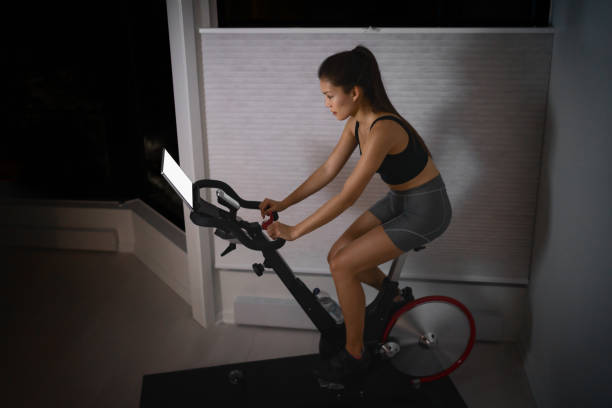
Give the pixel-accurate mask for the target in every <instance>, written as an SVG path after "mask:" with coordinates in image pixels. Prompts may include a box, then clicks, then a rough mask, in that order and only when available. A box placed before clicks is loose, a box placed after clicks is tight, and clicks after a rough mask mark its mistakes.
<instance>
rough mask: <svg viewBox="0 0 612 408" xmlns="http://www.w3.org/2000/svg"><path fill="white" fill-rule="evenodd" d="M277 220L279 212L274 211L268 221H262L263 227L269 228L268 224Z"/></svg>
mask: <svg viewBox="0 0 612 408" xmlns="http://www.w3.org/2000/svg"><path fill="white" fill-rule="evenodd" d="M276 220H278V213H277V212H276V211H274V212H273V213H272V216H271V217H270V218H269V219H268V220H267V221H264V222H262V223H261V228H263V229H265V230H267V229H268V226H269V225H270V224H272V222H273V221H276Z"/></svg>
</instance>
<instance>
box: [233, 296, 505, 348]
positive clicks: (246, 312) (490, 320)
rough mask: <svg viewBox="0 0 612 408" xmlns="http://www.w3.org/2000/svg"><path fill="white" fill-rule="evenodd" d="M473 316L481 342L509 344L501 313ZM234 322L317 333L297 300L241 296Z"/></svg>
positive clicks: (476, 312) (236, 301) (483, 313)
mask: <svg viewBox="0 0 612 408" xmlns="http://www.w3.org/2000/svg"><path fill="white" fill-rule="evenodd" d="M471 313H472V317H473V318H474V321H475V323H476V340H477V341H496V342H497V341H508V339H505V338H504V333H503V317H502V316H501V315H500V314H498V313H494V312H487V311H477V310H476V311H474V310H473V311H471ZM228 317H229V316H228ZM224 318H225V315H224ZM233 320H234V323H235V324H241V325H253V326H267V327H282V328H290V329H307V330H316V328H315V326H314V325H313V324H312V322H311V321H310V319H309V318H308V316H307V315H306V313H304V310H302V308H301V307H300V305H299V304H298V303H297V301H295V300H294V299H279V298H266V297H256V296H238V297H237V298H236V300H235V301H234V314H233Z"/></svg>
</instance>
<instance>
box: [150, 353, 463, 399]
mask: <svg viewBox="0 0 612 408" xmlns="http://www.w3.org/2000/svg"><path fill="white" fill-rule="evenodd" d="M318 358H319V356H318V354H310V355H304V356H298V357H288V358H279V359H273V360H262V361H253V362H248V363H239V364H230V365H224V366H216V367H206V368H198V369H193V370H184V371H176V372H171V373H163V374H152V375H145V376H144V377H143V381H142V395H141V404H140V406H141V407H145V408H150V407H195V406H197V407H216V406H219V407H221V406H223V407H233V406H238V405H243V406H245V405H246V404H250V405H252V406H257V407H259V406H266V407H276V406H279V407H281V406H282V407H288V408H294V407H317V408H318V407H342V406H346V407H356V406H364V407H365V406H372V407H378V406H381V407H385V408H386V407H419V408H420V407H432V408H433V407H440V408H442V407H444V408H454V407H467V406H466V405H465V403H464V402H463V399H462V398H461V396H460V395H459V393H458V392H457V389H456V388H455V386H454V385H453V383H452V382H451V381H450V379H449V378H448V377H446V378H443V379H440V380H437V381H434V382H430V383H424V384H421V385H420V386H419V388H418V389H414V388H413V387H412V386H411V385H410V379H409V378H407V377H406V376H404V375H403V374H402V373H400V372H398V371H396V370H395V369H394V368H393V367H392V366H391V365H390V364H389V363H387V362H379V363H378V364H377V365H376V366H374V367H372V371H371V374H370V375H368V377H367V379H366V383H365V387H364V393H363V395H361V394H360V393H359V392H358V391H356V390H351V389H349V390H346V391H344V392H336V391H330V390H326V389H322V388H320V387H319V383H318V381H317V380H316V379H315V377H314V376H313V375H312V374H311V372H312V368H313V367H314V365H315V364H316V361H317V359H318ZM233 370H240V371H241V372H242V373H243V379H242V381H239V382H238V383H237V384H232V383H231V382H230V380H229V373H230V372H232V371H233Z"/></svg>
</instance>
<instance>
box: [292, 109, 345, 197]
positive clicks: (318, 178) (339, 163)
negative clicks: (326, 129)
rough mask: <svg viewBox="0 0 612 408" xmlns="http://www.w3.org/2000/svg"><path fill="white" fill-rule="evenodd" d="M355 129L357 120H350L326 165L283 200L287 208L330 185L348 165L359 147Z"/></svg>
mask: <svg viewBox="0 0 612 408" xmlns="http://www.w3.org/2000/svg"><path fill="white" fill-rule="evenodd" d="M354 127H355V119H352V118H351V119H349V120H348V121H347V123H346V125H345V126H344V129H343V131H342V134H341V135H340V140H338V143H337V144H336V147H335V148H334V150H333V151H332V152H331V154H330V155H329V157H328V158H327V160H326V161H325V163H324V164H323V165H322V166H321V167H319V168H318V169H317V170H316V171H315V172H314V173H312V175H311V176H310V177H309V178H308V180H306V181H305V182H304V183H302V185H301V186H299V187H298V188H297V189H296V190H295V191H294V192H293V193H291V194H290V195H289V196H288V197H287V198H285V199H284V200H283V204H284V205H285V206H286V207H290V206H292V205H293V204H297V203H299V202H300V201H302V200H303V199H305V198H307V197H309V196H310V195H312V194H314V193H316V192H317V191H319V190H320V189H322V188H323V187H325V186H326V185H328V184H329V182H330V181H332V180H333V179H334V178H335V177H336V176H337V175H338V173H340V170H342V167H344V165H345V164H346V162H347V160H348V159H349V157H350V156H351V154H352V153H353V150H355V147H357V142H356V141H355V135H354V134H353V131H352V129H353V128H354Z"/></svg>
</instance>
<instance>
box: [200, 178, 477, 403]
mask: <svg viewBox="0 0 612 408" xmlns="http://www.w3.org/2000/svg"><path fill="white" fill-rule="evenodd" d="M192 186H193V209H192V211H191V214H190V219H191V221H192V222H193V223H194V224H196V225H199V226H202V227H209V228H215V232H214V234H215V235H216V236H218V237H220V238H222V239H224V240H227V241H228V242H229V246H228V247H227V248H226V249H225V250H224V251H223V253H222V254H221V256H226V255H227V254H228V253H230V252H231V251H233V250H234V249H236V245H237V244H242V245H244V246H245V247H247V248H249V249H251V250H253V251H260V252H261V253H262V255H263V258H264V261H263V263H255V264H253V265H252V267H253V272H255V274H256V275H257V276H262V274H263V273H264V271H265V269H272V270H274V272H276V274H277V275H278V277H279V278H280V279H281V281H282V282H283V284H284V285H285V286H286V287H287V289H288V290H289V292H290V293H291V294H292V295H293V297H294V298H295V299H296V301H297V302H298V304H299V305H300V306H301V308H302V309H303V310H304V312H305V313H306V314H307V315H308V317H309V318H310V320H311V321H312V323H313V324H314V326H315V327H316V328H317V329H318V330H319V332H320V333H321V334H320V340H319V354H320V356H321V358H329V357H330V356H331V355H333V354H334V353H335V352H337V351H338V350H340V349H341V348H342V347H344V345H345V327H344V323H343V322H342V319H337V316H336V318H334V316H332V314H330V313H329V312H328V308H326V307H324V306H322V304H321V302H320V300H319V298H318V297H317V292H318V289H315V290H310V289H309V288H308V287H307V286H306V285H305V284H304V283H303V282H302V281H301V280H300V279H299V278H297V277H296V276H295V274H294V273H293V271H292V270H291V268H290V267H289V265H287V263H286V262H285V260H284V259H283V257H282V256H281V255H280V254H279V253H278V250H279V249H280V248H281V247H283V245H285V240H283V239H280V238H279V239H276V240H270V239H269V238H268V237H267V235H266V234H264V233H263V231H264V230H265V229H266V228H267V226H268V225H270V224H271V223H272V222H273V221H276V220H278V214H277V213H273V214H272V216H270V218H269V219H267V220H265V221H264V222H263V223H262V224H261V225H260V224H259V223H258V222H247V221H245V220H243V219H241V218H240V217H239V216H238V215H237V211H238V210H239V209H240V208H247V209H253V210H258V209H259V204H260V202H258V201H246V200H243V199H242V198H241V197H240V196H239V195H238V194H237V193H236V192H235V191H234V190H233V189H232V188H231V187H230V186H229V185H227V184H226V183H224V182H222V181H217V180H198V181H196V182H195V183H193V185H192ZM203 188H216V189H218V190H217V192H216V196H217V201H218V203H219V204H220V205H222V206H223V207H225V208H226V209H224V208H220V207H218V206H216V205H213V204H211V203H209V202H208V201H206V200H204V199H203V198H202V197H201V196H200V190H201V189H203ZM424 248H425V247H419V248H415V249H414V250H415V251H420V250H422V249H424ZM407 255H408V253H404V254H402V255H401V256H399V257H398V258H396V259H395V260H394V261H393V263H392V266H391V269H390V272H389V274H388V276H387V277H386V278H385V280H384V284H383V288H382V290H380V292H379V293H378V295H377V296H376V298H375V299H374V300H373V301H372V302H371V303H370V304H369V305H367V307H366V315H365V328H364V346H365V347H367V348H368V349H369V351H370V352H371V354H372V356H373V357H374V358H373V365H375V363H376V362H377V361H380V362H389V363H390V364H391V365H392V366H393V367H394V369H395V370H396V371H397V373H398V375H403V377H405V379H406V381H408V382H409V384H411V385H412V386H413V387H419V385H420V384H421V383H426V382H431V381H434V380H437V379H440V378H442V377H444V376H447V375H448V374H450V373H451V372H453V371H454V370H456V369H457V368H458V367H459V366H460V365H461V364H462V363H463V362H464V361H465V359H466V358H467V356H468V355H469V354H470V351H471V349H472V346H473V344H474V338H475V324H474V319H473V318H472V315H471V313H470V311H469V310H468V309H467V308H466V307H465V306H464V305H463V304H461V303H460V302H459V301H457V300H455V299H453V298H450V297H447V296H426V297H422V298H419V299H415V298H414V296H413V295H412V294H411V289H410V288H405V289H403V290H402V293H403V294H404V297H408V299H405V300H406V303H405V304H404V305H403V306H401V307H400V308H399V309H397V308H396V310H393V309H394V300H393V299H394V297H396V296H397V294H398V278H399V276H400V273H401V270H402V266H403V265H404V263H405V261H406V257H407ZM229 380H230V381H231V382H233V383H237V382H239V381H240V380H241V373H240V372H239V371H238V372H236V370H235V371H234V372H232V373H230V376H229ZM319 385H320V387H322V388H326V389H330V390H343V389H345V387H346V386H347V385H346V384H336V383H329V382H326V381H323V380H319ZM362 385H363V384H362ZM362 388H363V387H362ZM360 392H363V389H361V391H360Z"/></svg>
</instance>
